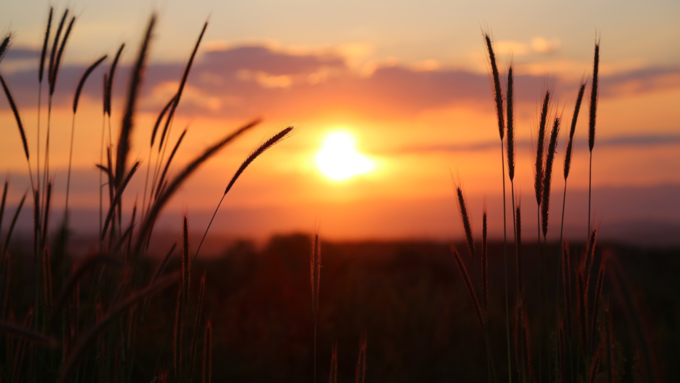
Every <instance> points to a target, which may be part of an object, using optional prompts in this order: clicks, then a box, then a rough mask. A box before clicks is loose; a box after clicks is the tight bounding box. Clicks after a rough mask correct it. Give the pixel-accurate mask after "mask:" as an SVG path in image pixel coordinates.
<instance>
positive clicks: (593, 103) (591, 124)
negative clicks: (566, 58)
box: [588, 39, 600, 235]
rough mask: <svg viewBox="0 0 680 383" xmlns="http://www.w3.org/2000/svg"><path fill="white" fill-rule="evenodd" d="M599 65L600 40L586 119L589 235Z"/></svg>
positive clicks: (596, 50) (596, 48) (596, 49)
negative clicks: (587, 117) (588, 154)
mask: <svg viewBox="0 0 680 383" xmlns="http://www.w3.org/2000/svg"><path fill="white" fill-rule="evenodd" d="M599 67H600V41H599V39H598V41H597V42H596V43H595V58H594V59H593V82H592V84H591V87H590V113H589V119H588V151H589V152H590V158H589V161H588V235H590V205H591V197H592V183H593V182H592V181H593V147H594V146H595V120H596V117H597V86H598V79H597V78H598V71H599Z"/></svg>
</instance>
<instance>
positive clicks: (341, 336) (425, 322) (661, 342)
mask: <svg viewBox="0 0 680 383" xmlns="http://www.w3.org/2000/svg"><path fill="white" fill-rule="evenodd" d="M310 248H311V246H310V241H309V238H308V237H306V236H302V235H291V236H277V237H274V238H272V239H271V240H270V241H269V242H268V243H267V244H266V245H265V246H264V247H261V248H259V249H258V248H257V247H256V246H255V245H254V244H253V243H250V242H247V241H240V242H235V243H232V244H231V245H229V246H228V247H227V248H225V249H224V250H222V251H219V252H218V253H219V254H216V256H213V257H205V258H204V259H199V261H198V262H197V263H196V265H195V267H194V273H193V276H192V282H193V287H192V289H193V291H192V294H193V296H195V295H196V294H197V290H198V281H199V280H200V276H201V275H202V274H203V273H205V274H206V276H207V287H206V303H205V304H206V308H207V312H208V313H209V314H208V316H209V317H210V318H211V319H212V322H213V326H214V336H213V342H214V356H213V382H223V381H233V382H305V381H306V382H311V381H312V371H313V326H312V309H311V292H310V276H309V272H310V267H309V254H310ZM457 248H458V249H459V251H460V253H461V254H462V255H463V258H465V259H466V260H467V261H469V260H470V257H469V254H468V252H467V249H466V246H465V245H464V244H459V245H457ZM581 248H582V246H581V247H579V246H574V248H573V249H572V255H573V256H574V257H575V256H577V255H578V254H580V252H581ZM523 251H524V254H525V255H524V268H523V273H524V275H525V285H526V293H527V298H528V303H527V305H528V309H529V316H530V321H531V327H532V329H534V334H533V337H534V338H535V339H536V340H539V337H540V334H541V331H539V330H540V329H541V327H540V326H541V324H540V320H539V318H540V316H541V315H543V312H544V311H543V310H548V311H546V312H550V313H554V312H555V311H554V310H555V306H554V296H555V293H554V281H555V278H554V274H555V263H554V259H555V257H556V252H557V247H549V249H548V251H547V253H548V257H547V258H545V259H547V263H546V264H545V265H544V266H541V264H542V262H541V257H539V256H538V252H537V248H536V246H535V245H531V244H528V245H525V246H524V248H523ZM321 252H322V265H323V266H322V269H321V283H320V308H319V330H318V376H319V381H326V379H328V378H327V377H328V369H329V361H330V354H331V348H332V344H333V342H337V344H338V354H339V355H338V356H339V357H338V360H339V381H341V382H349V381H353V380H354V368H355V364H356V359H357V355H358V346H359V337H360V334H361V333H362V331H364V330H365V331H366V332H367V336H368V352H367V364H368V368H367V377H366V379H367V381H368V382H451V381H461V382H483V381H487V375H486V374H487V372H486V371H487V365H486V352H485V349H484V340H483V337H482V334H481V331H480V326H479V323H478V322H477V319H476V316H475V311H474V308H473V306H472V304H471V300H470V297H469V295H468V293H467V291H466V288H465V285H464V283H463V280H462V278H461V274H460V273H459V270H458V269H457V267H456V264H455V261H454V259H453V257H452V256H451V253H450V251H449V248H448V245H447V244H444V243H433V242H389V243H387V242H365V243H325V242H324V243H322V247H321ZM509 253H510V256H509V262H510V266H511V267H510V269H511V270H512V272H511V273H510V280H509V284H510V286H515V285H514V283H515V279H514V278H515V272H514V256H512V255H513V249H509ZM489 254H490V255H489V268H490V271H489V279H490V286H489V323H490V331H491V336H490V339H491V340H490V342H491V344H492V349H493V355H494V358H495V365H497V366H498V368H497V370H498V374H499V375H500V376H503V375H504V374H506V371H505V368H506V366H507V363H506V362H504V361H507V359H504V358H507V356H506V354H505V347H506V343H505V311H504V307H505V303H504V302H505V301H504V295H503V286H504V278H503V249H502V244H494V245H492V246H491V247H490V250H489ZM603 254H604V255H605V256H606V258H607V260H608V261H607V268H606V270H607V272H606V278H605V283H604V294H605V295H604V296H605V297H606V298H607V299H608V300H609V301H610V302H611V306H612V310H613V311H612V312H613V315H612V316H613V325H614V330H615V331H614V332H615V334H616V335H615V336H616V345H617V347H618V350H617V352H618V353H619V354H620V355H621V357H622V359H621V360H622V361H623V362H622V363H621V366H620V374H619V375H620V377H621V378H622V381H636V380H635V379H634V377H636V376H638V378H639V380H641V381H645V380H647V379H644V376H650V375H649V374H647V375H645V374H641V373H640V371H648V370H650V369H651V371H652V372H651V374H653V375H651V376H654V377H655V379H659V381H680V366H678V364H677V363H676V362H677V358H678V356H679V355H680V297H679V294H678V291H680V279H678V278H677V275H678V271H680V250H679V249H665V250H664V249H655V250H649V249H642V248H632V247H621V246H617V245H614V244H602V245H601V246H599V251H598V257H601V256H602V255H603ZM157 262H158V260H156V259H153V260H150V261H149V265H148V268H147V269H148V270H149V272H151V271H152V270H153V268H154V267H155V265H156V264H157ZM468 267H469V270H470V273H471V274H473V280H474V281H475V282H478V277H477V273H476V272H475V270H476V269H475V266H473V265H472V263H471V262H468ZM178 268H179V257H178V256H175V258H174V259H173V261H172V263H171V264H170V266H169V269H170V270H172V269H175V270H176V269H178ZM542 270H548V271H550V272H549V273H547V272H544V271H542ZM17 272H19V271H17ZM542 277H543V278H542ZM542 280H543V281H547V282H548V285H549V286H550V287H549V290H548V291H547V293H546V294H545V297H543V298H541V294H540V293H539V292H540V286H541V283H542V282H541V281H542ZM176 297H177V291H176V289H170V290H167V291H166V292H165V293H163V294H162V295H159V296H157V297H155V298H154V300H153V301H152V304H151V306H150V311H149V315H148V320H145V325H144V328H143V329H141V330H140V331H139V338H138V341H139V344H140V349H139V352H138V355H137V358H138V363H137V364H138V368H136V369H135V372H134V376H135V380H136V381H149V377H151V376H153V374H154V370H155V368H156V365H157V361H158V360H159V356H160V360H161V361H168V360H172V358H171V356H170V354H171V352H172V346H171V344H172V331H171V328H172V325H173V314H174V311H175V302H176ZM513 299H514V298H512V297H511V302H512V300H513ZM551 315H553V314H551ZM553 323H554V322H553ZM549 328H551V329H552V328H554V327H549ZM548 331H550V330H548ZM543 333H545V332H543ZM534 343H535V344H537V343H540V341H539V342H534ZM542 355H550V354H549V353H546V350H545V349H542V350H539V349H538V348H536V347H534V350H533V361H534V364H535V369H536V371H538V370H539V369H541V365H542V364H544V363H545V360H546V359H544V358H542V357H541V356H542ZM166 364H167V363H166V362H161V366H160V368H162V369H165V370H170V369H171V368H172V366H171V365H166ZM546 368H547V367H546ZM545 373H546V374H547V372H545ZM641 376H642V378H640V377H641Z"/></svg>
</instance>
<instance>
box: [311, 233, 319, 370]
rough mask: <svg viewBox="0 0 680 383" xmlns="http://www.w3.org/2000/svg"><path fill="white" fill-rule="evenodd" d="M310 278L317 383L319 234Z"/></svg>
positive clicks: (312, 255) (316, 239) (312, 259)
mask: <svg viewBox="0 0 680 383" xmlns="http://www.w3.org/2000/svg"><path fill="white" fill-rule="evenodd" d="M309 277H310V282H311V287H312V320H313V322H314V324H313V325H314V370H313V371H314V377H313V379H312V380H313V382H314V383H316V349H317V329H318V327H319V286H320V282H321V244H320V243H319V233H318V232H317V233H315V234H314V243H313V244H312V251H311V252H310V254H309Z"/></svg>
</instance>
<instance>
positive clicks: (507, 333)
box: [501, 139, 512, 383]
mask: <svg viewBox="0 0 680 383" xmlns="http://www.w3.org/2000/svg"><path fill="white" fill-rule="evenodd" d="M501 175H502V176H503V259H504V270H503V274H504V277H505V338H506V344H507V350H508V382H510V383H512V356H511V354H510V305H509V303H508V231H507V223H506V211H505V210H506V207H505V149H504V148H503V140H502V139H501Z"/></svg>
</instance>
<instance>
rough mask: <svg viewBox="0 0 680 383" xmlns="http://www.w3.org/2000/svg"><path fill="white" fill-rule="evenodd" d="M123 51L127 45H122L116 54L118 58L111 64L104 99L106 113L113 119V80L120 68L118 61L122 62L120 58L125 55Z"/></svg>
mask: <svg viewBox="0 0 680 383" xmlns="http://www.w3.org/2000/svg"><path fill="white" fill-rule="evenodd" d="M123 49H125V44H120V48H118V51H117V52H116V57H115V58H114V59H113V63H111V68H109V74H108V76H106V80H104V81H105V82H106V92H105V97H104V110H105V113H106V114H107V115H108V116H109V117H111V97H112V93H113V79H114V77H115V75H116V68H117V67H118V61H119V60H120V56H121V55H122V54H123Z"/></svg>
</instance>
